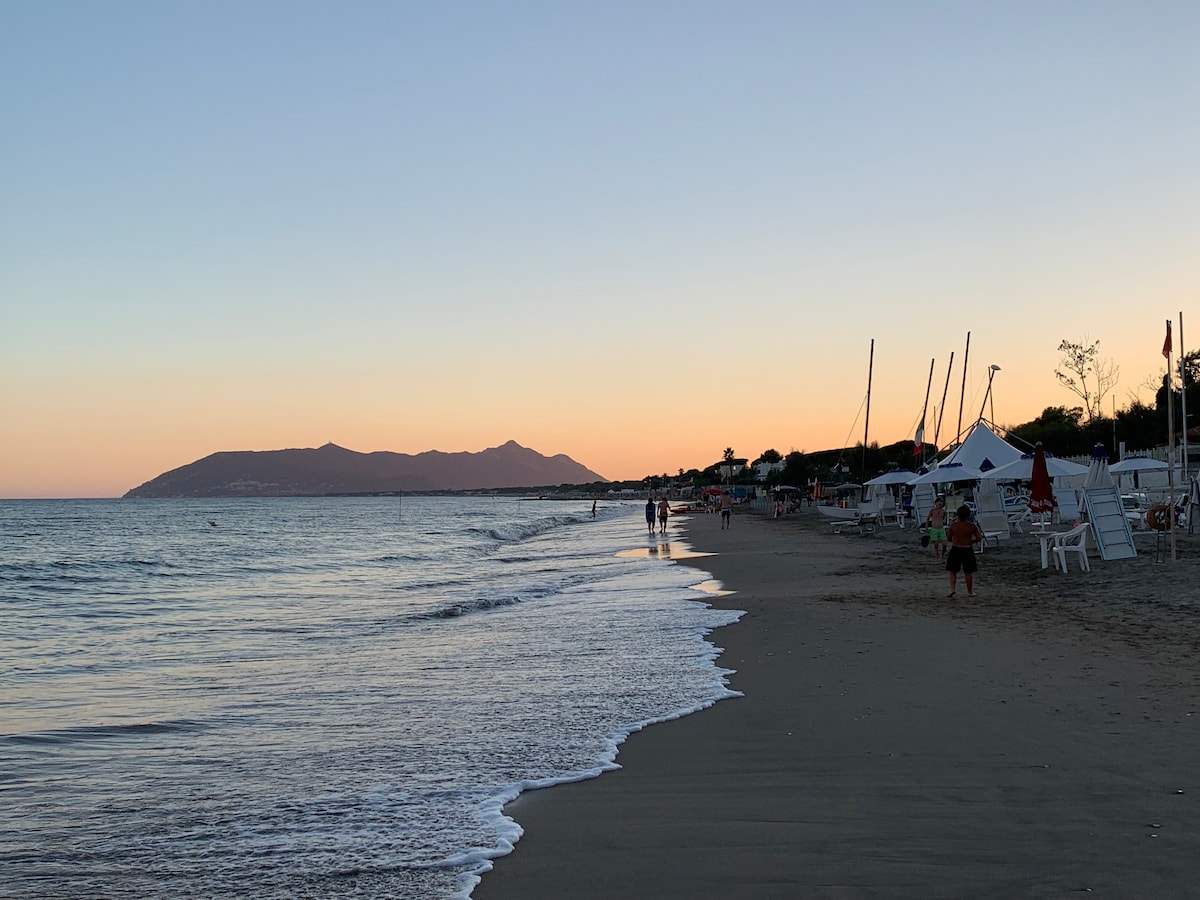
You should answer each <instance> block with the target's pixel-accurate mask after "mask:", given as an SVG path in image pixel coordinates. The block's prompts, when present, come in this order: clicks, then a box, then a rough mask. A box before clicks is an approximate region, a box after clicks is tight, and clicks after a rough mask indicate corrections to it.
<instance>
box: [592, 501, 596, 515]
mask: <svg viewBox="0 0 1200 900" xmlns="http://www.w3.org/2000/svg"><path fill="white" fill-rule="evenodd" d="M592 518H593V519H594V518H596V501H595V500H593V501H592Z"/></svg>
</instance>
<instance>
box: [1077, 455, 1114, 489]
mask: <svg viewBox="0 0 1200 900" xmlns="http://www.w3.org/2000/svg"><path fill="white" fill-rule="evenodd" d="M1112 486H1113V479H1112V475H1110V474H1109V471H1108V451H1106V450H1105V449H1104V445H1103V444H1097V445H1096V447H1095V449H1093V450H1092V464H1091V465H1090V466H1088V475H1087V479H1086V480H1085V481H1084V482H1083V487H1084V489H1085V490H1086V489H1087V488H1109V487H1112Z"/></svg>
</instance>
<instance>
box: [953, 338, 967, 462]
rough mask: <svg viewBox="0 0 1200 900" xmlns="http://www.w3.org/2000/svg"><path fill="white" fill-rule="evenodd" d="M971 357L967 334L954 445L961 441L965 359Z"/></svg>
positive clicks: (965, 370)
mask: <svg viewBox="0 0 1200 900" xmlns="http://www.w3.org/2000/svg"><path fill="white" fill-rule="evenodd" d="M970 355H971V332H969V331H968V332H967V348H966V349H965V350H963V379H962V390H961V391H960V392H959V395H958V434H956V435H955V436H954V443H956V444H957V443H958V442H959V441H960V440H962V411H963V400H965V399H966V397H967V358H968V357H969V356H970Z"/></svg>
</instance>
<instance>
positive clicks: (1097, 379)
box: [1054, 335, 1121, 422]
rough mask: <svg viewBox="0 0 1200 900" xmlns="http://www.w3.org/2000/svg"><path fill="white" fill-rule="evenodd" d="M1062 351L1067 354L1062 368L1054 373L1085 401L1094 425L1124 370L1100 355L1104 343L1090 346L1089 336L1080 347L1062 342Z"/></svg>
mask: <svg viewBox="0 0 1200 900" xmlns="http://www.w3.org/2000/svg"><path fill="white" fill-rule="evenodd" d="M1058 350H1059V352H1060V353H1062V354H1063V358H1062V359H1061V360H1060V361H1059V365H1060V366H1061V367H1062V368H1060V369H1055V370H1054V377H1055V378H1057V379H1058V381H1059V383H1060V384H1061V385H1062V386H1063V387H1065V388H1066V389H1067V390H1069V391H1071V392H1072V393H1073V394H1075V395H1076V396H1077V397H1079V399H1080V400H1082V401H1083V412H1084V413H1085V414H1086V415H1087V418H1088V421H1089V422H1091V421H1093V420H1094V419H1096V418H1097V417H1099V416H1100V414H1101V411H1102V407H1101V404H1102V403H1103V402H1104V398H1105V397H1106V396H1107V395H1108V393H1109V391H1111V390H1112V389H1113V387H1115V386H1116V383H1117V378H1118V377H1119V375H1120V372H1121V369H1120V367H1119V366H1118V365H1117V364H1116V363H1115V362H1113V361H1112V360H1111V359H1107V358H1105V357H1102V356H1100V342H1099V341H1092V342H1091V343H1090V344H1089V343H1088V342H1087V335H1084V337H1083V342H1082V343H1078V344H1076V343H1072V342H1071V341H1066V340H1064V341H1062V342H1061V343H1060V344H1059V345H1058ZM1064 370H1065V371H1064Z"/></svg>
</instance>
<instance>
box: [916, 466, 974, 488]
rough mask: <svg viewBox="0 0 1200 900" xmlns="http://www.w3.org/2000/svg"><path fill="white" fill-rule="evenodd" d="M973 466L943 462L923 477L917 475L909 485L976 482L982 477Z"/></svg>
mask: <svg viewBox="0 0 1200 900" xmlns="http://www.w3.org/2000/svg"><path fill="white" fill-rule="evenodd" d="M982 475H983V473H982V472H980V471H979V470H978V469H977V468H975V467H974V466H968V465H965V464H964V463H957V462H944V463H942V464H941V465H940V466H938V467H937V468H936V469H933V470H932V471H929V472H926V473H925V474H924V475H918V476H916V477H915V478H913V479H911V480H910V481H909V482H908V483H909V484H948V483H950V482H951V481H976V480H978V479H979V478H980V476H982Z"/></svg>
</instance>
